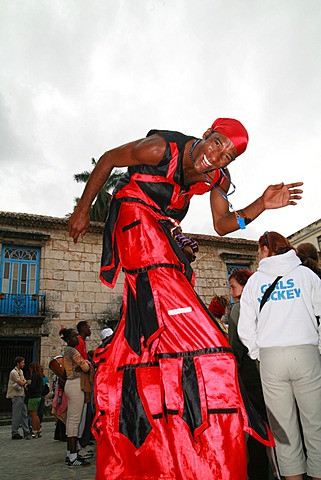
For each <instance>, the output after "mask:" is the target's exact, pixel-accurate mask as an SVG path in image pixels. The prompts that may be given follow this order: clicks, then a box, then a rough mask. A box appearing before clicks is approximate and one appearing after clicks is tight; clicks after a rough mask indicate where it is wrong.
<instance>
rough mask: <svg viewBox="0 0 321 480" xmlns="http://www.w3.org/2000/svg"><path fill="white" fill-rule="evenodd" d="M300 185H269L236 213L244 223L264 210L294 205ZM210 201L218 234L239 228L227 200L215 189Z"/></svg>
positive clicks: (250, 220) (300, 195) (298, 194)
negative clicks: (259, 195)
mask: <svg viewBox="0 0 321 480" xmlns="http://www.w3.org/2000/svg"><path fill="white" fill-rule="evenodd" d="M302 185H303V183H302V182H295V183H289V184H284V183H279V184H277V185H270V186H269V187H267V189H266V190H265V191H264V193H263V195H262V196H261V197H259V198H257V199H256V200H255V201H254V202H253V203H251V204H250V205H248V206H247V207H245V208H243V209H241V210H238V215H239V216H240V217H242V218H244V219H245V223H246V224H249V223H250V222H252V221H253V220H255V219H256V218H257V217H258V216H259V215H261V213H263V212H264V211H265V210H270V209H275V208H282V207H286V206H287V205H296V204H297V201H296V200H300V199H301V198H302V193H303V190H301V189H300V188H298V187H301V186H302ZM223 188H224V184H223ZM210 202H211V210H212V216H213V225H214V229H215V231H216V232H217V233H218V234H219V235H222V236H223V235H226V234H227V233H231V232H234V231H236V230H238V229H239V228H240V227H239V225H238V223H237V218H236V215H235V212H231V211H229V207H228V202H227V201H226V200H225V199H224V198H222V196H221V195H220V194H219V193H218V191H217V190H215V189H214V190H212V191H211V196H210Z"/></svg>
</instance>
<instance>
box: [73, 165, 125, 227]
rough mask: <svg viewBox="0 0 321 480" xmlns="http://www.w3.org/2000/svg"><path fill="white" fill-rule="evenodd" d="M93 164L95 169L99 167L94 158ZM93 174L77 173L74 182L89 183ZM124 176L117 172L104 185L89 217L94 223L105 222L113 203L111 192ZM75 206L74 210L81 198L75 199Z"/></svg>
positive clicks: (86, 171)
mask: <svg viewBox="0 0 321 480" xmlns="http://www.w3.org/2000/svg"><path fill="white" fill-rule="evenodd" d="M91 164H92V165H93V167H95V166H96V165H97V161H96V160H95V159H94V158H92V159H91ZM90 174H91V172H89V171H88V170H85V171H84V172H81V173H75V175H74V180H75V181H76V182H77V183H87V182H88V179H89V177H90ZM123 175H124V173H123V172H121V171H119V170H115V171H114V172H113V173H112V174H111V175H110V176H109V178H108V180H107V181H106V182H105V183H104V185H103V186H102V188H101V189H100V190H99V192H98V195H97V197H96V201H95V202H94V203H93V205H92V206H91V207H90V211H89V217H90V220H91V221H93V222H105V220H106V218H107V215H108V212H109V205H110V201H111V194H110V191H111V190H113V189H114V187H115V186H116V183H117V182H118V180H119V179H120V178H121V177H122V176H123ZM74 200H75V206H74V210H75V208H76V207H77V205H78V202H79V197H76V198H75V199H74Z"/></svg>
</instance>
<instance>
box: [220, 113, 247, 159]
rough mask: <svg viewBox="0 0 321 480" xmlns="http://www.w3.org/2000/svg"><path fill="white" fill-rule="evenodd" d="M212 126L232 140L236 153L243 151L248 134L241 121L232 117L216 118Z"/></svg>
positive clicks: (239, 153)
mask: <svg viewBox="0 0 321 480" xmlns="http://www.w3.org/2000/svg"><path fill="white" fill-rule="evenodd" d="M212 128H213V130H215V132H218V133H222V135H225V136H226V137H228V138H229V139H230V140H231V142H233V144H234V147H235V148H236V151H237V155H241V154H242V153H243V152H245V150H246V147H247V144H248V141H249V136H248V133H247V131H246V129H245V128H244V127H243V125H242V124H241V122H239V121H238V120H235V119H234V118H217V119H216V120H215V122H214V123H213V125H212Z"/></svg>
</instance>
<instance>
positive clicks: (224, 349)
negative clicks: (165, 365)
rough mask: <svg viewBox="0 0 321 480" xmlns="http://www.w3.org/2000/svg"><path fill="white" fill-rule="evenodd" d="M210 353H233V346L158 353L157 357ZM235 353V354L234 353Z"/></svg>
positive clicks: (193, 355)
mask: <svg viewBox="0 0 321 480" xmlns="http://www.w3.org/2000/svg"><path fill="white" fill-rule="evenodd" d="M208 353H233V352H232V349H231V347H212V348H203V349H202V350H193V351H191V352H175V353H158V354H156V356H157V358H181V357H195V356H197V355H207V354H208ZM233 355H234V354H233Z"/></svg>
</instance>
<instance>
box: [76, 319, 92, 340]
mask: <svg viewBox="0 0 321 480" xmlns="http://www.w3.org/2000/svg"><path fill="white" fill-rule="evenodd" d="M78 325H79V324H78ZM77 329H78V332H79V335H80V337H81V338H82V339H83V340H86V337H90V335H91V329H90V325H89V323H87V322H86V323H85V324H84V325H80V326H79V327H77Z"/></svg>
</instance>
